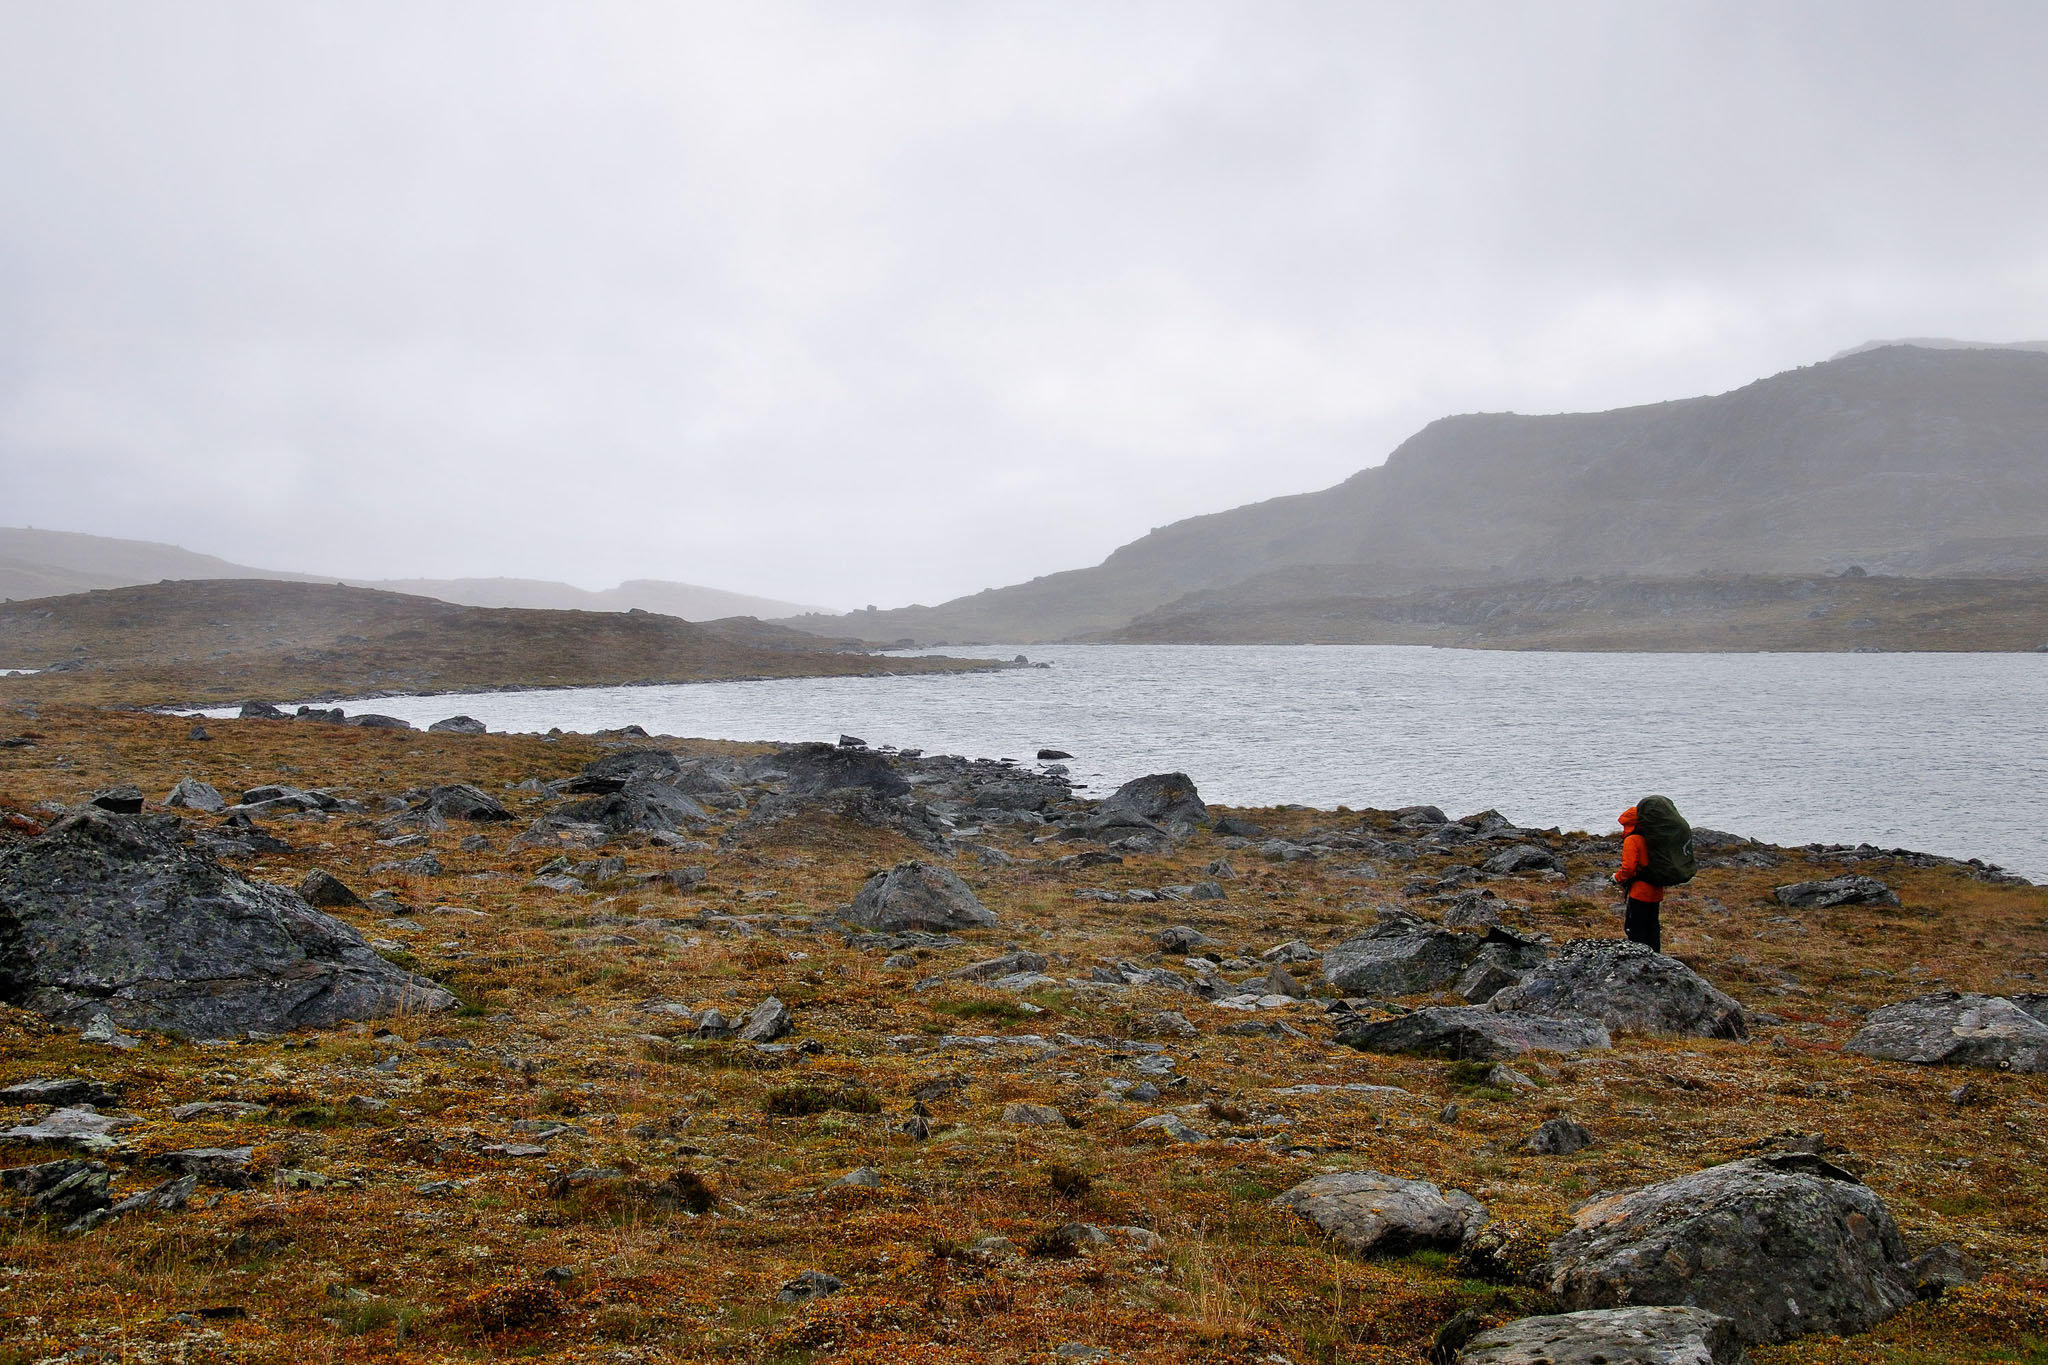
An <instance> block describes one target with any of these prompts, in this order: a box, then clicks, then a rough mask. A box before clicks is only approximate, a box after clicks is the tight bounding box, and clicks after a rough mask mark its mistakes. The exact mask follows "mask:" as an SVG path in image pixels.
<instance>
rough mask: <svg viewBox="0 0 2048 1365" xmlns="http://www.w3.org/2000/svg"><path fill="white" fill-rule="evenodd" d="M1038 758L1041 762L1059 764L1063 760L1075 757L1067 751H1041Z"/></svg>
mask: <svg viewBox="0 0 2048 1365" xmlns="http://www.w3.org/2000/svg"><path fill="white" fill-rule="evenodd" d="M1038 757H1039V760H1040V761H1041V762H1047V763H1057V762H1058V761H1059V760H1061V759H1063V758H1072V757H1073V755H1072V754H1070V753H1068V752H1067V751H1066V750H1065V749H1040V750H1039V751H1038Z"/></svg>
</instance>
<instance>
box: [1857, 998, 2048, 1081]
mask: <svg viewBox="0 0 2048 1365" xmlns="http://www.w3.org/2000/svg"><path fill="white" fill-rule="evenodd" d="M1842 1050H1843V1051H1844V1052H1854V1053H1858V1054H1860V1055H1862V1056H1865V1057H1877V1058H1880V1059H1882V1060H1884V1061H1889V1062H1916V1063H1918V1064H1920V1065H1922V1066H1979V1067H1995V1068H1997V1069H1999V1070H2001V1071H2017V1072H2022V1073H2035V1072H2044V1071H2048V1024H2044V1023H2042V1022H2041V1021H2040V1020H2039V1019H2037V1018H2035V1017H2034V1016H2033V1015H2031V1014H2029V1013H2028V1012H2027V1011H2025V1010H2023V1009H2021V1008H2020V1007H2019V1006H2018V1005H2015V1004H2014V1003H2013V1002H2012V1001H2010V1000H2008V999H2006V998H2005V997H2003V996H1997V995H1966V994H1962V993H1960V992H1957V991H1942V992H1939V993H1938V994H1935V995H1923V996H1920V997H1918V998H1917V999H1913V1000H1901V1001H1899V1002H1898V1003H1897V1004H1893V1005H1886V1006H1884V1007H1883V1008H1882V1009H1877V1010H1873V1011H1871V1013H1870V1016H1869V1017H1868V1018H1867V1019H1865V1020H1864V1022H1863V1027H1862V1028H1860V1029H1858V1030H1857V1031H1856V1036H1855V1037H1853V1038H1851V1039H1850V1040H1849V1041H1848V1042H1847V1043H1845V1044H1844V1045H1843V1047H1842ZM1950 1098H1951V1099H1952V1100H1953V1099H1954V1096H1951V1097H1950ZM1965 1098H1967V1096H1966V1097H1965ZM1958 1103H1960V1101H1958Z"/></svg>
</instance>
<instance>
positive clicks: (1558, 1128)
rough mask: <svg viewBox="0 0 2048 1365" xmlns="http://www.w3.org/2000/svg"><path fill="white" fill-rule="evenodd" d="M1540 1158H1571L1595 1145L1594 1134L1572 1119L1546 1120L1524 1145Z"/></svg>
mask: <svg viewBox="0 0 2048 1365" xmlns="http://www.w3.org/2000/svg"><path fill="white" fill-rule="evenodd" d="M1522 1145H1523V1146H1524V1147H1526V1148H1527V1149H1529V1150H1530V1151H1532V1152H1534V1153H1535V1154H1536V1155H1538V1156H1570V1155H1572V1154H1573V1153H1574V1152H1583V1151H1584V1150H1585V1149H1586V1148H1588V1147H1591V1146H1592V1145H1593V1134H1592V1132H1591V1130H1589V1129H1588V1128H1587V1127H1586V1126H1585V1125H1584V1124H1581V1123H1574V1122H1573V1121H1572V1120H1570V1119H1566V1118H1555V1119H1546V1120H1544V1122H1543V1123H1542V1125H1541V1126H1539V1127H1538V1128H1537V1129H1536V1131H1535V1132H1534V1133H1531V1134H1530V1135H1529V1140H1528V1141H1527V1142H1525V1143H1523V1144H1522Z"/></svg>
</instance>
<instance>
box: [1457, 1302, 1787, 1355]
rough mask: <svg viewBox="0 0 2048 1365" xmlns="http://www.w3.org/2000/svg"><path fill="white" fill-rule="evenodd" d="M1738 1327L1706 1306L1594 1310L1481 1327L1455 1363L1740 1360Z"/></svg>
mask: <svg viewBox="0 0 2048 1365" xmlns="http://www.w3.org/2000/svg"><path fill="white" fill-rule="evenodd" d="M1745 1359H1747V1356H1746V1354H1745V1352H1744V1351H1743V1349H1742V1341H1741V1339H1740V1338H1739V1337H1737V1336H1736V1334H1735V1329H1734V1324H1733V1323H1731V1322H1730V1321H1729V1320H1728V1319H1727V1318H1725V1317H1723V1316H1721V1315H1720V1314H1719V1313H1710V1312H1708V1311H1707V1310H1706V1309H1704V1308H1684V1307H1664V1308H1591V1309H1586V1310H1584V1311H1582V1312H1578V1313H1552V1314H1549V1315H1547V1316H1545V1317H1540V1318H1518V1319H1516V1320H1515V1321H1514V1322H1510V1323H1508V1324H1506V1325H1505V1326H1502V1327H1496V1328H1494V1329H1493V1330H1492V1331H1490V1332H1481V1333H1480V1334H1479V1335H1478V1336H1476V1337H1473V1338H1472V1339H1471V1340H1470V1341H1468V1342H1466V1343H1465V1345H1464V1346H1463V1347H1461V1348H1460V1349H1459V1351H1458V1353H1457V1356H1456V1360H1457V1365H1741V1362H1742V1361H1743V1360H1745Z"/></svg>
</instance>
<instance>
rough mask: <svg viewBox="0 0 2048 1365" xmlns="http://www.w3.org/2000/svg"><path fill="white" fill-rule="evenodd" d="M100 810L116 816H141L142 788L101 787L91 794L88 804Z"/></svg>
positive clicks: (123, 786) (124, 785)
mask: <svg viewBox="0 0 2048 1365" xmlns="http://www.w3.org/2000/svg"><path fill="white" fill-rule="evenodd" d="M89 804H91V805H95V806H98V807H99V808H100V809H101V810H105V811H112V812H113V813H114V814H116V815H140V814H142V788H140V787H136V786H130V785H127V784H123V785H121V786H118V787H102V788H100V789H99V790H98V791H96V792H94V793H93V794H92V800H91V802H90V803H89Z"/></svg>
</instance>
